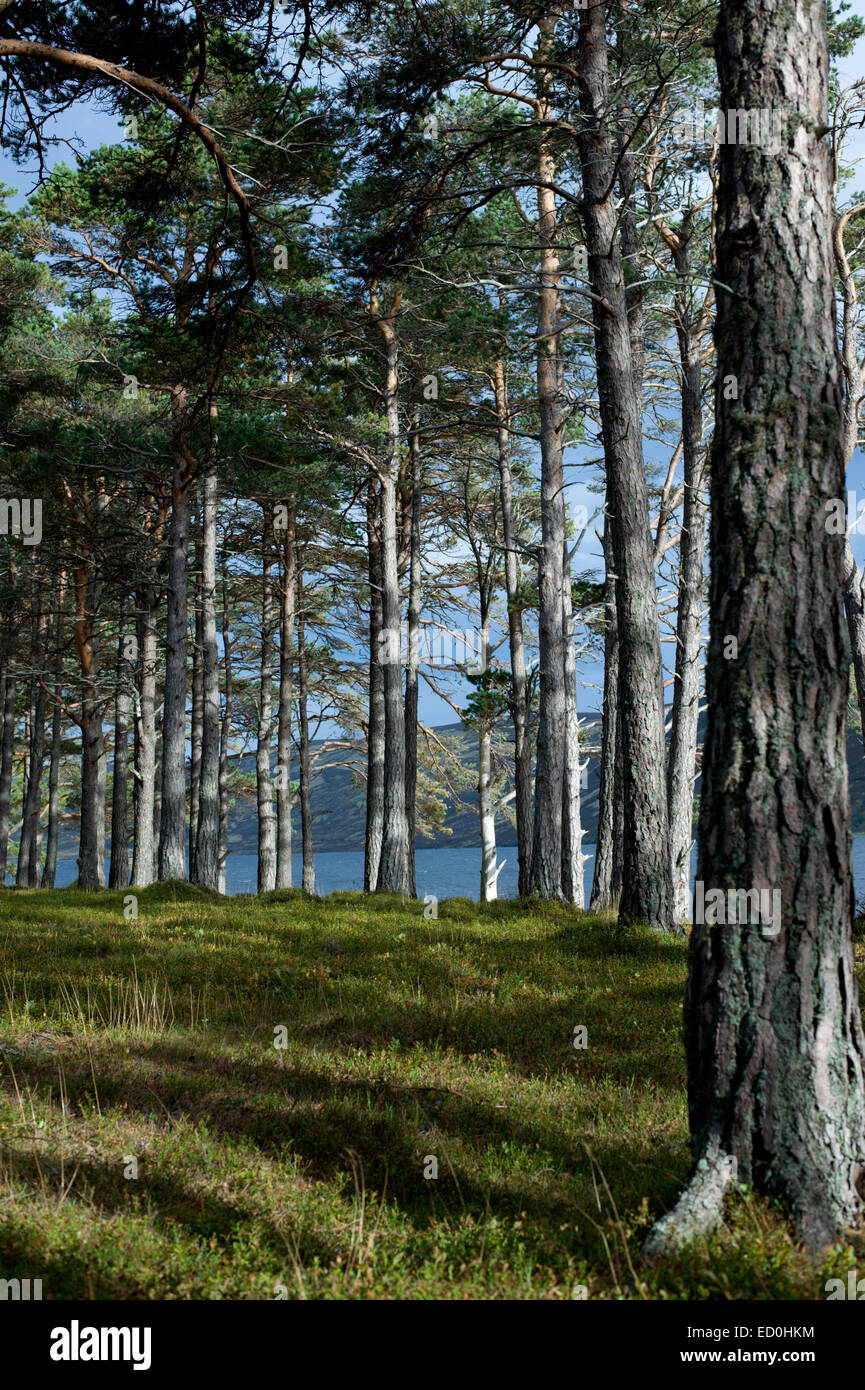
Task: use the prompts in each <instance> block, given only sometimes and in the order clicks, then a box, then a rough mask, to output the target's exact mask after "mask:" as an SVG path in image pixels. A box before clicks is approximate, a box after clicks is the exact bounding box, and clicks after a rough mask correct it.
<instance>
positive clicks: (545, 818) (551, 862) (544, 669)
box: [531, 12, 567, 898]
mask: <svg viewBox="0 0 865 1390" xmlns="http://www.w3.org/2000/svg"><path fill="white" fill-rule="evenodd" d="M557 17H558V16H557V13H556V12H553V13H551V14H549V15H546V16H544V17H543V18H542V19H541V20H540V23H539V26H538V27H539V30H540V40H539V43H538V50H537V55H538V58H539V59H540V60H541V61H543V60H544V58H546V56H547V55H548V54H549V53H550V52H551V50H552V46H553V41H554V37H555V28H556V20H557ZM548 83H549V76H548V74H547V72H546V71H544V70H543V69H541V77H540V79H539V91H540V95H539V100H538V103H537V115H538V118H539V120H541V121H543V120H549V118H550V111H551V103H550V99H549V95H548V92H547V86H548ZM538 176H539V185H538V191H537V202H538V240H539V242H540V245H541V248H542V249H541V265H540V288H539V291H538V333H537V337H538V346H537V383H538V409H539V413H540V445H541V553H540V567H539V576H538V578H539V605H540V614H539V618H538V668H539V677H540V708H539V716H538V747H537V758H536V762H535V818H534V826H533V835H532V872H531V892H532V893H533V894H534V895H535V896H538V897H542V898H560V897H561V894H562V796H563V792H564V779H565V741H566V736H567V698H566V695H565V633H564V610H563V597H562V595H563V590H564V584H565V575H564V567H563V556H564V553H565V495H564V476H563V472H562V450H563V444H564V409H563V405H564V400H563V374H562V362H561V357H560V343H559V333H558V326H559V288H560V284H561V276H560V270H559V257H558V252H557V250H556V245H555V241H556V232H557V214H556V199H555V194H554V192H553V190H552V188H551V187H550V185H552V184H554V183H555V179H556V165H555V158H554V156H553V153H552V150H551V148H550V145H549V144H548V142H547V141H546V140H542V142H541V147H540V158H539V165H538Z"/></svg>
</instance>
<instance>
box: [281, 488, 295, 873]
mask: <svg viewBox="0 0 865 1390" xmlns="http://www.w3.org/2000/svg"><path fill="white" fill-rule="evenodd" d="M281 550H282V554H281V556H280V586H279V716H278V726H277V767H278V772H279V779H278V781H277V784H276V886H277V888H290V887H291V884H292V872H291V801H292V796H291V708H292V701H293V699H294V688H293V687H294V626H295V608H296V604H297V590H296V575H297V542H296V536H295V513H294V499H292V501H291V504H290V505H289V506H288V507H287V508H286V525H285V529H284V532H283V535H282V547H281Z"/></svg>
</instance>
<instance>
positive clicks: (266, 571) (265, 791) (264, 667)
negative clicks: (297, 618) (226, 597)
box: [255, 522, 276, 893]
mask: <svg viewBox="0 0 865 1390" xmlns="http://www.w3.org/2000/svg"><path fill="white" fill-rule="evenodd" d="M262 556H263V574H262V590H261V681H260V692H259V706H258V742H257V745H256V756H255V776H256V788H257V793H258V891H259V893H270V892H272V891H273V889H274V888H275V887H276V815H275V812H274V809H273V779H272V777H271V775H270V744H271V740H272V738H273V580H272V578H271V574H270V569H271V559H272V557H271V551H270V532H269V526H268V524H267V522H265V529H264V538H263V542H262Z"/></svg>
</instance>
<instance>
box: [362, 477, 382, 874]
mask: <svg viewBox="0 0 865 1390" xmlns="http://www.w3.org/2000/svg"><path fill="white" fill-rule="evenodd" d="M366 535H367V548H368V556H369V714H368V724H367V731H366V833H365V836H364V865H363V891H364V892H365V893H374V892H375V889H376V887H377V885H378V870H379V865H380V863H381V843H382V836H383V834H384V672H383V668H382V660H381V658H382V604H381V532H380V528H379V487H378V485H377V483H376V482H375V480H374V479H373V478H370V480H369V484H368V487H367V496H366Z"/></svg>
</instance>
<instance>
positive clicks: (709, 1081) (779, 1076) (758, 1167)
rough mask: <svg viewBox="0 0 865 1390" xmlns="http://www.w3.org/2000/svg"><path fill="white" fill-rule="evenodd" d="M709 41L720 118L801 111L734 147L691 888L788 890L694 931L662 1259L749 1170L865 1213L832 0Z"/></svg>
mask: <svg viewBox="0 0 865 1390" xmlns="http://www.w3.org/2000/svg"><path fill="white" fill-rule="evenodd" d="M716 56H717V61H718V74H719V78H720V88H721V106H722V108H723V109H725V110H739V109H746V110H767V109H768V110H776V111H777V110H780V111H783V112H786V113H796V114H795V115H792V114H790V115H788V127H787V130H786V133H785V135H784V136H783V138H782V139H781V140H780V141H779V142H778V147H777V148H775V149H773V148H772V147H771V146H767V145H766V144H734V143H725V144H723V145H722V146H721V149H720V156H719V176H718V193H717V198H718V202H717V228H718V235H717V264H716V268H715V275H714V278H715V282H716V286H717V291H716V293H717V301H718V307H717V320H716V327H715V341H716V346H717V352H718V386H717V388H716V406H715V420H716V423H715V434H714V439H713V445H712V450H711V580H710V633H709V654H708V666H707V695H708V707H709V716H708V729H707V737H706V746H705V751H704V758H703V791H702V797H701V813H700V824H699V836H698V843H699V868H698V880H699V881H701V882H702V884H703V892H704V894H705V895H706V897H707V898H708V895H709V894H710V893H711V892H712V891H713V890H718V891H719V892H720V893H721V894H727V893H729V892H730V891H731V890H739V892H741V891H742V890H753V889H765V890H767V892H770V893H774V892H777V893H779V894H780V910H779V911H778V912H777V914H776V913H774V912H773V913H772V914H771V917H770V920H771V922H772V925H771V927H770V928H769V929H768V930H766V929H765V925H764V926H755V925H753V924H746V925H742V924H740V923H739V916H740V911H741V909H738V910H735V911H733V913H732V914H729V915H733V916H734V917H735V918H736V921H734V922H733V923H730V922H729V920H727V921H726V924H725V925H713V924H711V923H705V924H704V923H700V922H698V923H695V926H694V929H693V932H692V934H691V939H690V950H689V969H688V985H687V993H686V1001H685V1039H686V1051H687V1058H688V1103H689V1111H690V1123H691V1136H692V1148H693V1158H694V1170H693V1175H692V1179H691V1182H690V1183H689V1185H688V1186H687V1187H686V1189H685V1191H684V1193H683V1195H682V1196H681V1198H680V1199H679V1202H678V1203H677V1205H676V1207H675V1208H674V1210H673V1212H672V1213H670V1215H669V1216H667V1217H665V1218H664V1219H663V1220H662V1221H661V1222H659V1223H658V1225H657V1226H656V1227H655V1228H654V1230H653V1231H652V1233H651V1235H650V1237H649V1240H648V1242H647V1246H646V1253H647V1255H648V1256H649V1257H650V1258H654V1257H656V1256H657V1255H658V1254H660V1253H662V1252H664V1251H665V1250H667V1249H669V1248H670V1247H672V1246H676V1245H679V1244H681V1243H683V1242H684V1241H686V1240H687V1239H689V1238H690V1237H692V1236H694V1235H696V1234H698V1233H700V1232H702V1231H704V1230H706V1229H707V1228H708V1227H710V1226H711V1225H712V1224H713V1223H714V1222H716V1221H717V1220H718V1217H719V1214H720V1209H721V1200H722V1196H723V1192H724V1190H725V1188H726V1187H727V1186H728V1185H729V1183H730V1181H731V1180H732V1179H733V1177H734V1176H738V1179H739V1180H740V1181H743V1182H750V1183H753V1185H754V1187H755V1188H756V1189H757V1190H758V1191H760V1192H762V1193H765V1194H767V1195H769V1196H771V1197H773V1198H775V1199H780V1200H782V1201H783V1202H785V1203H786V1204H787V1206H788V1207H789V1209H790V1213H791V1216H792V1221H793V1225H794V1228H795V1231H796V1234H797V1236H798V1237H799V1239H801V1240H802V1242H803V1243H804V1244H805V1246H806V1247H807V1248H808V1249H809V1250H811V1251H818V1250H820V1249H822V1248H823V1247H825V1246H826V1245H827V1244H829V1243H830V1242H834V1241H835V1240H837V1239H838V1238H839V1237H840V1236H841V1234H842V1233H843V1231H844V1229H845V1227H846V1226H847V1225H848V1224H849V1223H851V1222H852V1221H853V1220H854V1219H856V1218H857V1217H858V1215H859V1213H860V1210H861V1201H860V1198H859V1195H858V1193H857V1186H856V1184H857V1179H858V1178H859V1177H860V1175H861V1172H862V1164H863V1160H865V1093H863V1079H862V1068H863V1051H865V1040H863V1034H862V1023H861V1017H860V1013H859V1000H858V994H857V988H856V980H855V977H854V974H853V949H852V940H851V917H852V902H851V896H852V875H851V866H850V854H851V841H850V823H849V801H848V788H847V765H846V720H847V689H848V679H849V675H848V662H849V648H848V645H847V633H846V627H845V621H844V611H843V598H842V570H843V548H844V547H843V536H842V535H836V534H834V533H833V531H832V529H831V528H830V527H828V526H827V509H828V507H829V505H830V504H831V502H832V501H833V499H838V498H842V499H843V497H844V493H845V481H844V466H843V458H842V452H841V445H840V440H839V431H838V421H839V418H840V413H841V395H840V389H839V370H838V357H837V347H836V340H835V315H834V305H833V281H832V261H831V257H832V235H831V234H832V226H831V206H832V198H831V174H830V152H829V150H828V148H827V146H826V143H825V140H824V139H823V138H822V137H823V132H824V131H825V130H826V125H827V104H828V98H827V92H828V54H827V38H826V10H825V7H824V6H822V5H811V4H808V3H805V0H798V3H796V4H795V6H794V7H793V8H791V6H790V5H788V4H786V3H784V4H782V3H780V0H722V4H721V9H720V15H719V21H718V28H717V33H716ZM733 387H735V391H734V390H733ZM727 901H728V904H729V899H728V900H727ZM773 906H774V904H773ZM699 915H705V916H707V917H708V916H709V915H710V914H709V912H708V911H707V912H706V913H705V914H699ZM744 915H748V916H750V917H751V918H752V919H753V915H754V914H753V913H750V914H747V913H746V914H744Z"/></svg>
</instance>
